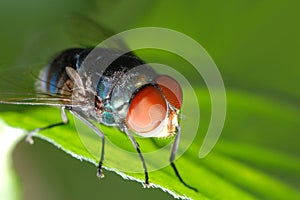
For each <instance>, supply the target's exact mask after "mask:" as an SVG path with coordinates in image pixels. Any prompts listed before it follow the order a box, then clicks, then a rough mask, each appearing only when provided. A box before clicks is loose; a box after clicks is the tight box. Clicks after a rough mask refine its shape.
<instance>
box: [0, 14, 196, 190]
mask: <svg viewBox="0 0 300 200" xmlns="http://www.w3.org/2000/svg"><path fill="white" fill-rule="evenodd" d="M86 20H87V19H86ZM89 23H92V24H93V25H95V24H94V22H89ZM95 26H98V27H99V29H103V28H102V27H100V26H99V25H95ZM106 32H107V31H106ZM120 44H121V43H119V44H117V45H120ZM117 45H116V46H117ZM112 58H116V59H112ZM110 61H111V62H110ZM103 66H107V67H103ZM35 87H36V90H37V93H38V94H44V95H43V96H42V97H39V98H37V100H39V102H32V101H30V100H28V101H27V100H26V99H21V100H22V101H17V100H16V101H14V100H8V101H5V100H2V101H1V102H2V103H8V104H10V103H11V104H29V105H52V106H59V107H60V108H61V118H62V122H60V123H56V124H51V125H49V126H46V127H42V128H37V129H34V130H33V131H30V132H29V133H28V135H27V138H26V140H27V141H28V142H30V143H33V140H32V136H33V135H34V133H36V132H38V131H42V130H45V129H49V128H53V127H57V126H61V125H65V124H68V118H67V116H66V111H69V112H70V113H71V114H73V115H74V116H75V117H76V118H78V119H79V120H81V121H82V122H83V123H84V124H85V125H87V126H88V127H90V128H91V129H92V130H93V131H94V132H95V133H96V134H97V135H98V136H99V137H100V138H101V141H102V148H101V154H100V159H99V163H98V167H97V176H98V177H99V178H102V177H103V172H102V166H103V163H104V162H105V160H104V149H105V145H104V144H105V134H104V133H103V132H102V131H101V130H99V129H98V128H97V127H96V126H95V125H94V124H93V123H92V122H91V121H93V122H97V123H101V124H104V125H106V126H113V127H116V128H118V129H119V130H120V131H122V132H124V133H125V134H126V135H127V137H128V138H129V140H130V141H131V143H132V145H133V147H134V148H135V149H136V151H137V153H138V155H139V157H140V160H141V162H142V166H143V170H144V176H145V182H144V186H145V187H149V186H150V183H149V177H148V171H147V165H146V162H145V160H144V157H143V154H142V152H141V149H140V146H139V144H138V142H137V141H136V139H135V137H134V135H133V134H132V133H135V134H137V135H139V136H140V137H149V138H151V137H160V138H166V137H171V136H175V138H174V142H173V146H172V150H171V155H170V160H169V161H170V164H171V166H172V168H173V170H174V172H175V174H176V176H177V177H178V179H179V180H180V182H181V183H183V184H184V185H185V186H186V187H188V188H190V189H192V190H195V191H197V189H196V188H193V187H191V186H189V185H188V184H187V183H185V181H184V180H183V179H182V178H181V176H180V174H179V172H178V170H177V168H176V166H175V164H174V160H175V155H176V152H177V149H178V145H179V140H180V124H179V122H178V120H179V119H178V115H179V112H180V108H181V105H182V100H183V94H182V89H181V87H180V84H179V83H178V82H177V81H176V80H175V79H173V78H172V77H170V76H168V75H161V74H157V73H156V72H155V71H154V70H153V69H152V68H151V67H150V66H148V65H146V64H145V63H144V62H143V61H142V60H141V59H140V58H138V57H137V56H136V55H134V54H133V53H132V52H128V53H125V54H124V53H123V52H122V51H119V50H118V49H117V48H111V49H110V48H99V47H96V48H71V49H67V50H65V51H63V52H61V53H59V54H58V55H57V56H56V57H54V59H52V60H51V61H50V62H49V63H48V65H47V66H46V67H44V69H42V70H41V71H40V74H39V77H38V80H37V81H36V84H35ZM46 101H47V102H46ZM43 102H44V103H43Z"/></svg>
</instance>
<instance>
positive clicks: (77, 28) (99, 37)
mask: <svg viewBox="0 0 300 200" xmlns="http://www.w3.org/2000/svg"><path fill="white" fill-rule="evenodd" d="M65 28H66V32H67V33H68V35H69V37H70V38H71V40H73V42H75V43H77V44H79V45H82V46H84V47H89V48H90V47H96V46H97V45H98V44H99V43H101V42H102V41H104V40H106V39H108V38H109V37H111V36H113V35H115V33H114V32H113V31H111V30H109V29H108V28H106V27H104V26H102V25H101V24H99V23H97V22H96V21H94V20H92V19H90V18H88V17H86V16H83V15H81V14H72V15H69V16H67V17H66V22H65ZM106 48H109V49H117V50H122V51H127V50H129V48H128V47H127V45H126V43H125V42H124V41H123V40H122V39H121V38H118V39H114V40H110V42H109V46H106Z"/></svg>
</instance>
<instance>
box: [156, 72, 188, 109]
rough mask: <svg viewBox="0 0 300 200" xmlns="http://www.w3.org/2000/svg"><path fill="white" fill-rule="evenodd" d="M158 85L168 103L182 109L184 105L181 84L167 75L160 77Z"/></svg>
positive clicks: (157, 80)
mask: <svg viewBox="0 0 300 200" xmlns="http://www.w3.org/2000/svg"><path fill="white" fill-rule="evenodd" d="M156 83H157V84H158V85H159V87H160V89H161V90H162V92H163V93H164V95H165V96H166V98H167V100H168V102H169V103H170V104H171V105H173V106H174V107H175V108H177V109H180V108H181V105H182V90H181V87H180V85H179V83H178V82H177V81H176V80H175V79H173V78H171V77H170V76H167V75H160V76H158V77H157V79H156Z"/></svg>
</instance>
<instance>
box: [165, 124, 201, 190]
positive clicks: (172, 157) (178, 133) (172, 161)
mask: <svg viewBox="0 0 300 200" xmlns="http://www.w3.org/2000/svg"><path fill="white" fill-rule="evenodd" d="M179 141H180V127H179V126H178V127H176V136H175V139H174V143H173V146H172V150H171V156H170V163H171V166H172V168H173V170H174V172H175V174H176V176H177V177H178V179H179V181H180V182H181V183H182V184H183V185H185V186H186V187H188V188H190V189H192V190H194V191H195V192H198V190H197V189H196V188H194V187H192V186H190V185H188V184H187V183H186V182H185V181H184V180H183V179H182V178H181V176H180V174H179V172H178V170H177V168H176V165H175V163H174V161H175V157H176V153H177V150H178V146H179Z"/></svg>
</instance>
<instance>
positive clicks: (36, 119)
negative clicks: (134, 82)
mask: <svg viewBox="0 0 300 200" xmlns="http://www.w3.org/2000/svg"><path fill="white" fill-rule="evenodd" d="M196 93H197V95H198V97H199V99H200V106H201V123H200V125H201V126H200V129H199V131H198V134H197V136H196V138H195V140H194V141H193V144H192V145H191V146H190V148H189V149H188V150H187V151H185V150H184V149H182V148H181V149H179V152H184V153H183V155H182V156H178V159H177V160H176V162H175V163H176V165H177V167H178V169H179V171H180V173H181V175H182V177H183V179H184V180H185V181H186V182H187V183H188V184H190V185H192V186H193V187H196V188H197V189H198V190H199V192H198V193H197V192H194V191H193V190H190V189H188V188H187V187H185V186H183V185H182V184H181V183H180V182H179V181H178V179H177V177H176V176H175V175H174V172H173V171H172V169H171V167H170V166H169V165H168V157H169V153H170V149H169V147H168V145H169V144H170V142H171V141H172V139H170V140H161V139H160V140H154V139H142V138H138V142H139V143H140V146H141V149H142V151H143V152H144V154H147V153H150V154H151V152H156V150H157V149H160V150H161V147H164V146H166V147H167V148H162V150H161V151H160V152H159V156H157V154H155V155H156V156H154V157H151V156H150V157H146V162H147V165H148V168H149V169H150V171H151V172H150V174H149V176H150V181H151V183H152V184H153V186H154V187H159V188H161V189H163V190H164V191H168V192H169V193H171V194H172V195H173V196H175V197H178V198H179V197H180V198H185V197H188V198H192V199H299V198H300V191H299V189H297V188H298V187H297V186H299V180H300V158H299V155H298V154H297V152H299V146H298V145H297V141H294V142H291V141H290V140H289V139H290V138H292V137H294V134H295V132H296V130H299V129H298V128H299V123H298V120H297V119H298V118H297V116H299V110H295V109H293V108H292V107H290V106H287V105H285V104H283V103H281V102H274V103H270V102H269V101H268V99H264V98H262V97H257V96H255V95H253V94H245V93H240V92H234V91H229V92H228V93H227V95H228V115H227V123H226V126H225V128H224V132H223V135H222V136H221V138H220V140H219V142H218V144H217V146H216V148H215V149H214V150H213V151H212V152H211V153H210V154H209V155H208V156H207V157H206V158H204V159H199V158H198V153H199V148H200V145H201V142H202V140H203V137H204V134H205V130H206V128H207V124H208V122H209V117H207V116H209V113H210V101H209V98H208V97H209V96H208V95H207V93H206V91H204V90H202V89H200V88H199V89H197V90H196ZM190 109H193V108H190ZM0 117H1V118H3V119H4V120H5V121H6V122H7V123H9V124H10V125H11V126H14V127H22V128H24V129H26V130H30V129H34V128H36V127H43V126H46V125H49V124H50V123H54V122H59V121H60V115H59V111H58V110H57V109H55V108H48V107H32V109H26V110H24V112H22V113H20V112H9V111H6V112H3V113H1V114H0ZM69 118H70V119H71V120H70V124H69V125H67V126H61V127H56V128H53V129H49V130H45V131H42V132H40V133H38V134H37V135H36V136H37V137H40V138H43V139H45V140H47V141H49V142H51V143H52V144H54V145H56V146H58V147H59V148H61V149H62V150H63V151H64V152H66V153H68V154H71V155H72V156H74V157H75V158H77V159H80V160H86V161H89V162H92V163H94V164H95V165H96V164H97V162H98V159H99V152H100V148H101V141H100V138H99V137H98V136H97V135H96V134H94V133H93V132H92V131H90V130H89V129H88V128H84V126H83V124H82V123H81V122H78V121H76V120H75V121H74V120H72V116H71V115H69ZM185 118H186V119H183V120H185V121H188V122H189V121H192V119H190V118H189V117H188V116H186V117H185ZM253 123H255V126H254V125H253ZM269 124H274V125H276V127H274V128H273V129H272V128H271V129H270V126H269ZM100 128H101V129H102V131H103V132H104V133H105V135H106V136H107V138H108V141H107V142H106V146H105V148H106V149H105V153H106V154H105V161H104V166H105V168H106V169H107V170H112V171H114V172H116V173H118V174H120V175H121V176H122V177H123V178H128V179H133V180H136V181H139V182H143V179H144V178H143V177H144V175H143V172H142V165H141V162H140V160H139V157H138V155H137V154H136V153H135V150H134V148H133V147H132V145H131V143H130V141H129V140H128V138H127V137H126V136H125V135H124V134H122V133H121V132H120V131H118V130H116V129H114V128H111V127H105V126H100ZM285 128H289V130H290V131H289V132H286V134H285V135H284V136H282V137H281V136H280V134H281V133H282V132H281V131H282V129H285ZM187 132H188V129H186V130H185V129H183V130H182V135H183V137H182V140H181V143H180V146H181V147H182V146H184V145H185V144H186V143H188V142H189V141H187V139H186V138H185V137H184V135H185V133H186V134H187ZM237 135H238V136H239V137H237ZM241 135H244V137H241ZM271 136H273V137H271ZM241 138H242V139H241ZM63 151H62V152H63ZM161 166H164V167H162V168H161V169H159V170H155V169H158V168H160V167H161ZM95 172H96V167H95ZM135 172H138V173H135ZM103 181H105V180H103Z"/></svg>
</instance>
